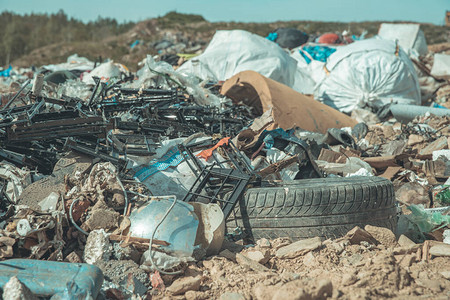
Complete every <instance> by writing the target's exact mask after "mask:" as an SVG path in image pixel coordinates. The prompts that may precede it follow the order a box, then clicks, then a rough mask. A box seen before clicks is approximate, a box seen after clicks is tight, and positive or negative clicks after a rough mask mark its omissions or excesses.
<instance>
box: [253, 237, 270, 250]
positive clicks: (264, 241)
mask: <svg viewBox="0 0 450 300" xmlns="http://www.w3.org/2000/svg"><path fill="white" fill-rule="evenodd" d="M256 245H258V246H259V247H261V248H271V247H272V244H271V243H270V241H269V240H268V239H264V238H262V239H259V240H257V241H256Z"/></svg>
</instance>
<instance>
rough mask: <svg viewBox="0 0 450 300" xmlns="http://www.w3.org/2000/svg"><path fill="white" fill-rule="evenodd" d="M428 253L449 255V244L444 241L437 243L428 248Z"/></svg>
mask: <svg viewBox="0 0 450 300" xmlns="http://www.w3.org/2000/svg"><path fill="white" fill-rule="evenodd" d="M430 254H431V255H433V256H446V257H450V245H449V244H445V243H438V244H436V245H434V246H432V247H431V248H430Z"/></svg>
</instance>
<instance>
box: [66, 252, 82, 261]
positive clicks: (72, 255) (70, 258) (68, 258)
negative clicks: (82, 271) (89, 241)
mask: <svg viewBox="0 0 450 300" xmlns="http://www.w3.org/2000/svg"><path fill="white" fill-rule="evenodd" d="M64 261H67V262H71V263H82V262H83V260H82V259H81V257H80V256H79V255H78V254H77V253H76V252H75V251H72V252H70V253H69V255H67V256H66V258H65V259H64Z"/></svg>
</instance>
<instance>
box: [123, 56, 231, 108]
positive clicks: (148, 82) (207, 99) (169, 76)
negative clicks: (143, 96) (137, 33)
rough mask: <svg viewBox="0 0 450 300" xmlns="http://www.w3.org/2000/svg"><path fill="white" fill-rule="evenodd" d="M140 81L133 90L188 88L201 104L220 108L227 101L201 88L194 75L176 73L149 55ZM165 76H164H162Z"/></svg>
mask: <svg viewBox="0 0 450 300" xmlns="http://www.w3.org/2000/svg"><path fill="white" fill-rule="evenodd" d="M136 75H137V76H138V78H139V79H138V80H135V81H134V82H133V83H131V84H130V85H129V87H131V88H147V87H149V86H161V87H162V88H165V89H169V88H171V87H177V86H182V87H186V91H187V92H188V93H189V94H190V95H192V96H193V97H194V99H196V100H197V101H198V102H199V104H202V105H213V106H219V105H220V104H221V102H223V101H225V100H224V99H221V98H219V97H217V96H215V95H213V94H212V93H210V92H209V91H208V90H206V89H203V88H202V87H201V86H200V83H201V82H200V81H199V80H197V79H196V78H195V77H194V76H192V75H184V74H181V73H178V72H176V71H175V70H174V69H173V67H172V66H171V65H170V64H168V63H166V62H164V61H160V62H156V61H155V60H154V59H153V57H151V56H150V55H147V58H146V59H145V62H144V66H143V67H142V68H141V69H140V70H138V71H137V73H136ZM161 75H163V76H161Z"/></svg>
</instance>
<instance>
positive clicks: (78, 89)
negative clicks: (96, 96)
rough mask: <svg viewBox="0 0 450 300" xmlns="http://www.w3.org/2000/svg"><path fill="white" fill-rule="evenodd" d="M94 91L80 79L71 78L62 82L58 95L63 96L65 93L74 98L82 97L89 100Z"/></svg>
mask: <svg viewBox="0 0 450 300" xmlns="http://www.w3.org/2000/svg"><path fill="white" fill-rule="evenodd" d="M91 94H92V91H91V89H90V87H89V86H88V85H86V84H85V83H83V82H82V81H80V80H78V79H77V80H73V79H69V80H67V81H66V82H64V83H62V84H60V85H59V86H58V89H57V97H58V98H61V97H62V96H63V95H65V96H68V97H73V98H80V99H82V100H87V99H89V97H90V96H91Z"/></svg>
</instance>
